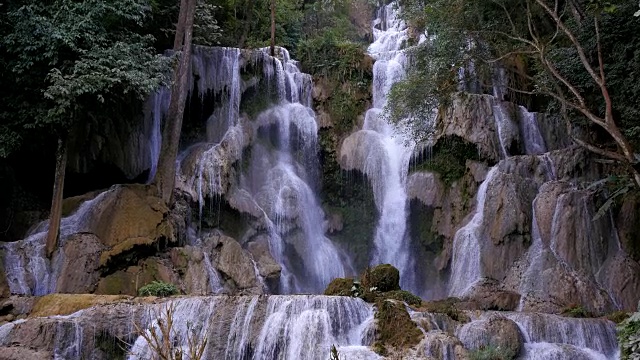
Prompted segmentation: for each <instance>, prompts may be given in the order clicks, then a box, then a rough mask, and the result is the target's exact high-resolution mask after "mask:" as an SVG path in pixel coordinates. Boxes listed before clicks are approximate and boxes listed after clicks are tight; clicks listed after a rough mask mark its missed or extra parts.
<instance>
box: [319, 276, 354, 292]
mask: <svg viewBox="0 0 640 360" xmlns="http://www.w3.org/2000/svg"><path fill="white" fill-rule="evenodd" d="M351 288H353V279H345V278H336V279H333V280H331V282H330V283H329V285H328V286H327V288H326V289H325V291H324V294H325V295H334V296H351Z"/></svg>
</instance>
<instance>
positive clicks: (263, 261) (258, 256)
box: [247, 235, 282, 280]
mask: <svg viewBox="0 0 640 360" xmlns="http://www.w3.org/2000/svg"><path fill="white" fill-rule="evenodd" d="M247 249H248V250H249V252H250V253H251V255H252V256H253V259H254V260H255V262H256V264H257V266H258V272H259V273H260V276H262V277H263V278H265V279H269V280H271V279H278V278H279V277H280V272H281V271H282V267H281V266H280V264H278V262H277V261H276V260H275V259H274V258H273V256H271V252H270V251H269V239H268V238H267V236H266V235H262V236H259V237H258V238H257V239H256V240H254V241H252V242H250V243H249V244H248V245H247Z"/></svg>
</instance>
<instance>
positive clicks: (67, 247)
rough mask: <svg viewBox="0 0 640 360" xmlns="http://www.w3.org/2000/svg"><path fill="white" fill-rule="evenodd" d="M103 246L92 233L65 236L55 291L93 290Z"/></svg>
mask: <svg viewBox="0 0 640 360" xmlns="http://www.w3.org/2000/svg"><path fill="white" fill-rule="evenodd" d="M104 248H105V246H104V245H103V244H102V243H101V242H100V239H99V238H98V237H97V236H96V235H94V234H89V233H77V234H73V235H71V236H70V237H69V238H67V239H66V240H65V243H64V246H63V252H64V261H63V263H62V270H61V271H60V275H59V276H58V282H57V284H56V291H57V292H59V293H76V294H80V293H91V292H93V291H94V290H95V288H96V286H97V284H98V279H99V277H100V272H99V271H98V268H99V265H100V264H99V260H100V254H101V252H102V250H103V249H104Z"/></svg>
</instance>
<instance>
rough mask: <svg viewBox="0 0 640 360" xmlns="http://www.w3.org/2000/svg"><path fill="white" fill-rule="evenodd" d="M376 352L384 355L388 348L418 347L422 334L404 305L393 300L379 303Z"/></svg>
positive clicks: (376, 315) (376, 317) (376, 316)
mask: <svg viewBox="0 0 640 360" xmlns="http://www.w3.org/2000/svg"><path fill="white" fill-rule="evenodd" d="M375 319H376V330H377V331H376V343H375V344H374V351H376V352H377V353H378V354H380V355H383V354H384V353H386V350H387V348H388V347H392V348H396V349H406V348H410V347H413V346H415V345H417V344H418V343H419V342H420V339H421V338H422V332H421V331H420V330H419V329H418V327H417V326H416V324H415V323H414V322H413V321H412V320H411V317H410V316H409V313H408V312H407V310H406V309H405V306H404V304H402V303H397V302H395V301H391V300H381V301H378V303H377V311H376V314H375Z"/></svg>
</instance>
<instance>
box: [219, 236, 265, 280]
mask: <svg viewBox="0 0 640 360" xmlns="http://www.w3.org/2000/svg"><path fill="white" fill-rule="evenodd" d="M219 241H220V244H221V245H222V248H221V249H220V256H219V258H218V263H217V264H216V267H217V268H218V270H220V271H221V272H222V273H224V274H225V275H227V276H228V277H229V278H230V279H231V280H233V282H234V284H235V285H236V287H237V288H238V289H239V290H248V291H258V292H259V290H258V282H257V279H256V275H255V271H254V268H253V263H252V262H251V258H250V257H249V255H248V254H247V253H246V252H245V251H244V250H243V249H242V246H240V244H239V243H238V242H237V241H236V240H234V239H232V238H230V237H228V236H224V235H220V236H219Z"/></svg>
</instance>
